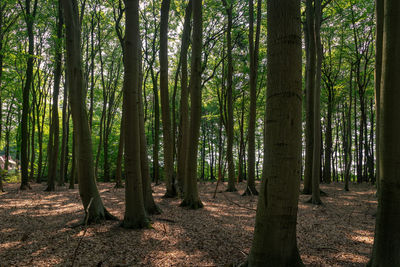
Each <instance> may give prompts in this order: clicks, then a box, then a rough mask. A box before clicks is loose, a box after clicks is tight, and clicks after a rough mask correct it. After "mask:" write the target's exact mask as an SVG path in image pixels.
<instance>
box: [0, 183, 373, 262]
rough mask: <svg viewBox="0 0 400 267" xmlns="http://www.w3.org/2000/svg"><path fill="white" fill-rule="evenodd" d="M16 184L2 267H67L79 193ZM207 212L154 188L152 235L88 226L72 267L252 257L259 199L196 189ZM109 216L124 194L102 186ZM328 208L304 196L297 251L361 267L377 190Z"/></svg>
mask: <svg viewBox="0 0 400 267" xmlns="http://www.w3.org/2000/svg"><path fill="white" fill-rule="evenodd" d="M18 186H19V185H17V184H9V185H6V186H5V189H6V192H5V193H0V266H9V265H17V266H53V265H59V266H70V265H71V262H72V258H73V254H74V250H75V248H76V246H77V244H78V242H79V239H80V238H81V236H82V235H83V233H84V226H79V227H75V228H73V227H71V226H73V225H74V224H77V223H79V222H81V221H82V220H83V217H84V212H83V208H82V205H81V202H80V199H79V194H78V192H77V189H75V190H68V189H65V188H64V187H62V188H58V190H57V191H56V192H51V193H48V192H43V190H44V185H35V184H34V185H33V189H32V190H30V191H19V190H18ZM199 187H200V194H201V199H202V201H203V204H204V208H203V209H200V210H188V209H183V208H180V207H178V205H179V203H180V200H179V199H163V198H162V196H163V195H164V192H165V190H164V186H163V185H159V186H154V187H153V189H154V191H155V193H154V196H155V200H156V202H157V204H158V205H159V206H160V207H161V208H162V210H163V213H162V214H161V215H156V216H152V217H151V219H152V226H153V228H152V229H145V230H126V229H123V228H120V227H119V223H118V222H114V221H107V222H103V223H101V224H99V225H89V226H88V230H87V233H86V235H85V236H84V237H83V240H82V243H81V245H80V247H79V250H78V253H77V258H76V261H75V266H138V265H139V266H226V265H229V264H233V265H235V264H239V263H241V262H243V261H244V260H245V259H246V256H247V254H248V253H249V250H250V246H251V242H252V235H253V230H254V218H255V211H254V209H255V208H256V206H257V198H256V197H252V196H250V197H242V196H240V195H239V193H241V192H243V190H244V187H245V185H244V184H241V185H239V186H238V188H239V189H240V190H239V192H234V193H226V192H222V190H223V189H224V187H225V185H221V186H220V188H219V191H218V192H219V193H218V194H217V198H216V199H213V198H212V195H213V191H214V188H215V183H214V184H211V183H206V184H202V183H200V184H199ZM99 190H100V192H101V196H102V198H103V200H104V202H105V206H106V207H107V209H108V210H109V211H110V212H111V213H112V214H113V215H115V216H117V217H119V218H120V219H122V218H123V213H124V189H113V184H104V183H101V184H99ZM322 190H324V191H325V192H326V193H327V194H328V196H327V197H323V198H322V201H323V202H324V205H322V206H313V205H311V204H306V203H305V202H306V200H307V199H308V198H309V196H303V195H301V196H300V202H299V213H298V244H299V250H300V254H301V257H302V259H303V262H304V263H305V264H306V265H308V266H364V265H365V264H366V263H367V261H368V257H369V254H370V251H371V248H372V243H373V231H374V222H375V218H374V214H375V212H376V206H377V201H376V198H375V196H374V194H375V190H374V189H373V188H372V187H370V186H368V185H353V186H352V187H351V188H350V190H351V191H350V192H345V191H344V190H343V186H342V185H341V184H332V185H322Z"/></svg>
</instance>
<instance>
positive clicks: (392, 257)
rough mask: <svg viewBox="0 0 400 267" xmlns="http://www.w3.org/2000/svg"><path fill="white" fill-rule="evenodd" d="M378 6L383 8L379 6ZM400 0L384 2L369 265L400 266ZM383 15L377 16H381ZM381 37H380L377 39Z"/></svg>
mask: <svg viewBox="0 0 400 267" xmlns="http://www.w3.org/2000/svg"><path fill="white" fill-rule="evenodd" d="M379 8H382V6H380V7H379ZM378 10H379V9H378ZM399 12H400V2H399V1H395V0H385V1H384V5H383V14H384V20H383V50H382V56H383V58H382V75H381V87H380V102H379V103H378V105H379V106H380V108H379V110H380V113H379V125H378V127H379V139H378V140H379V151H378V153H379V162H378V164H379V178H378V179H379V192H378V212H377V216H376V225H375V240H374V247H373V251H372V258H371V261H370V263H369V266H400V228H399V224H400V174H399V160H400V143H399V142H398V136H399V135H400V124H399V121H398V114H400V106H399V101H400V77H399V72H400V66H399V62H400V53H399V50H398V49H399V47H400V17H399V15H398V14H399ZM379 18H380V17H378V19H379ZM377 40H379V39H377Z"/></svg>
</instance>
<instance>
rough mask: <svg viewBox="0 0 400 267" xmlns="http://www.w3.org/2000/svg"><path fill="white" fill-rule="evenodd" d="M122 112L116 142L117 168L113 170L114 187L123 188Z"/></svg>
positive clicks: (123, 136) (123, 135) (123, 137)
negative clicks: (117, 140) (117, 141)
mask: <svg viewBox="0 0 400 267" xmlns="http://www.w3.org/2000/svg"><path fill="white" fill-rule="evenodd" d="M124 125H125V122H124V114H122V118H121V125H120V128H119V143H118V155H117V168H116V170H115V186H114V187H115V188H123V187H124V185H123V184H122V158H123V156H124V140H125V129H124Z"/></svg>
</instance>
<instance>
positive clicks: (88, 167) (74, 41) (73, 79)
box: [61, 0, 115, 223]
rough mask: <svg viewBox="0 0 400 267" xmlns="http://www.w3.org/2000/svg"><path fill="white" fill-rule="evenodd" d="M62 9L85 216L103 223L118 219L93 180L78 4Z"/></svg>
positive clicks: (70, 1)
mask: <svg viewBox="0 0 400 267" xmlns="http://www.w3.org/2000/svg"><path fill="white" fill-rule="evenodd" d="M61 5H62V8H63V14H64V21H65V28H66V32H65V34H66V50H67V58H66V65H67V79H68V85H69V87H68V88H69V90H70V93H69V102H70V105H71V114H72V120H73V126H74V132H75V134H76V147H75V149H76V158H77V159H76V169H77V175H78V183H79V195H80V197H81V200H82V204H83V207H84V209H85V211H86V210H87V214H86V216H87V221H88V222H89V223H90V222H98V221H101V220H104V219H115V218H114V216H112V215H111V214H110V213H109V212H108V211H107V210H106V209H105V207H104V205H103V202H102V200H101V198H100V194H99V191H98V189H97V185H96V181H95V176H94V166H93V151H92V138H91V135H90V129H89V121H88V115H87V112H86V103H85V102H86V101H85V95H86V94H85V91H84V88H83V72H82V60H81V31H80V23H79V10H78V3H77V1H76V0H62V2H61ZM89 205H90V206H89Z"/></svg>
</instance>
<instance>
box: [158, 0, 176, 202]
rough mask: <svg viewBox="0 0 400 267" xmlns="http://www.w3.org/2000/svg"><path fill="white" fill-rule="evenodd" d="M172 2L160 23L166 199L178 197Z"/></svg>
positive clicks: (164, 7)
mask: <svg viewBox="0 0 400 267" xmlns="http://www.w3.org/2000/svg"><path fill="white" fill-rule="evenodd" d="M169 6H170V0H163V1H162V4H161V22H160V93H161V116H162V123H163V147H164V177H165V183H166V187H167V192H166V193H165V195H164V197H175V196H176V195H177V192H176V188H175V183H174V158H173V147H172V144H173V142H172V129H171V112H170V107H169V96H168V95H169V94H168V16H169Z"/></svg>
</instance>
